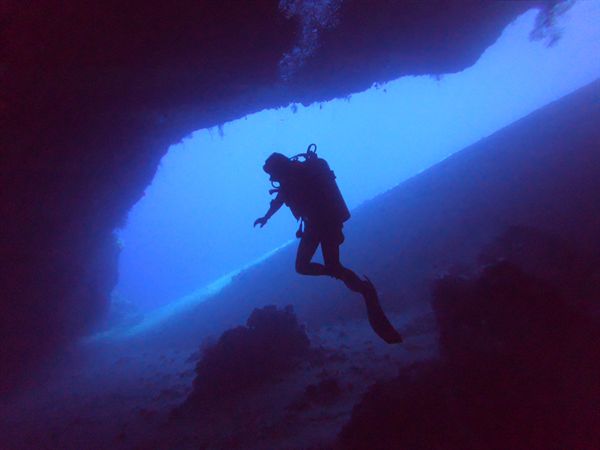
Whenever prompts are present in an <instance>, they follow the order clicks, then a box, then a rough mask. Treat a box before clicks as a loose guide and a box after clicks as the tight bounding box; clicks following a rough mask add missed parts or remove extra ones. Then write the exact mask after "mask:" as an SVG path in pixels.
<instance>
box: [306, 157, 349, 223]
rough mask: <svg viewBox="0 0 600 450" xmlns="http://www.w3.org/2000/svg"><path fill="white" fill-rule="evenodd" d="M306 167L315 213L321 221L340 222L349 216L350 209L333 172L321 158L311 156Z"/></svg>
mask: <svg viewBox="0 0 600 450" xmlns="http://www.w3.org/2000/svg"><path fill="white" fill-rule="evenodd" d="M305 164H306V165H307V166H308V167H307V168H308V170H309V173H310V178H311V185H312V186H313V189H315V191H314V194H315V195H314V197H313V198H314V199H315V201H316V204H315V207H316V210H317V211H316V213H317V214H318V216H319V218H320V219H321V220H322V221H325V222H328V223H336V224H342V223H344V222H346V221H347V220H348V219H349V218H350V211H349V210H348V206H347V205H346V202H345V201H344V197H342V193H341V192H340V189H339V187H338V185H337V183H336V181H335V174H334V172H333V170H331V169H330V168H329V164H327V161H325V160H324V159H322V158H311V159H309V160H308V161H306V163H305Z"/></svg>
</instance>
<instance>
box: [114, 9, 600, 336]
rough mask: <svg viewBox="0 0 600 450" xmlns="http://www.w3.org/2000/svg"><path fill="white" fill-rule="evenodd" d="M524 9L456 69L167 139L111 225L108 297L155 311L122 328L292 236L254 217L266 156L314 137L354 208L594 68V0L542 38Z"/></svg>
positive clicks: (589, 76) (158, 316)
mask: <svg viewBox="0 0 600 450" xmlns="http://www.w3.org/2000/svg"><path fill="white" fill-rule="evenodd" d="M536 14H537V12H536V11H529V12H527V13H526V14H524V15H522V16H521V17H519V18H518V19H517V20H516V21H515V22H514V23H512V24H511V25H509V26H508V27H507V28H506V30H505V31H504V33H503V34H502V36H501V37H500V39H499V40H498V41H497V42H496V43H495V44H494V45H493V46H492V47H490V48H489V49H488V50H487V51H486V52H485V53H484V54H483V55H482V56H481V58H480V59H479V61H477V63H476V64H475V65H474V66H472V67H470V68H468V69H466V70H464V71H463V72H460V73H456V74H448V75H444V76H442V77H427V76H422V77H404V78H400V79H398V80H395V81H392V82H389V83H386V84H385V85H376V86H373V87H372V88H371V89H369V90H367V91H365V92H362V93H357V94H354V95H352V96H351V97H348V98H346V99H337V100H333V101H331V102H327V103H322V104H313V105H310V106H308V107H304V106H301V105H290V106H289V107H287V108H281V109H276V110H266V111H262V112H259V113H256V114H253V115H251V116H247V117H244V118H242V119H240V120H236V121H233V122H229V123H226V124H224V125H222V127H220V128H214V129H210V130H199V131H197V132H195V133H193V134H192V135H191V136H189V137H188V138H186V139H184V140H183V142H181V143H179V144H176V145H173V146H172V147H171V148H170V149H169V151H168V153H167V154H166V155H165V157H164V158H163V160H162V162H161V165H160V168H159V170H158V172H157V175H156V177H155V179H154V181H153V183H152V184H151V185H150V186H149V187H148V188H147V190H146V195H145V197H144V198H143V199H142V200H141V201H140V202H139V203H137V204H136V205H135V206H134V207H133V209H132V210H131V212H130V214H129V219H128V222H127V226H126V227H125V228H124V229H122V230H118V236H119V238H120V240H121V242H122V243H123V251H122V254H121V258H120V263H119V271H120V279H119V284H118V286H117V288H116V290H115V296H116V297H119V298H124V299H127V300H129V301H131V302H133V303H135V304H136V305H137V306H138V307H139V308H140V309H141V310H143V311H146V312H148V311H155V312H153V313H152V314H146V320H145V321H144V322H143V323H142V324H138V325H136V326H135V327H134V328H132V329H130V330H129V331H127V332H137V331H139V330H141V329H143V328H144V327H148V326H152V324H155V323H157V322H159V321H160V320H162V319H163V318H164V317H167V316H169V315H171V314H173V313H175V312H177V311H179V312H181V311H185V309H186V308H188V307H190V305H193V304H195V303H197V302H199V301H202V300H203V299H205V298H207V297H208V296H210V295H211V294H212V293H214V292H215V291H217V290H218V289H220V288H221V287H222V286H224V285H226V284H227V283H228V282H229V280H231V277H232V276H233V275H235V274H236V273H239V271H240V270H241V269H240V268H244V267H247V266H248V265H251V264H252V263H253V262H255V261H259V260H262V259H264V258H265V257H266V256H265V255H267V256H268V255H270V254H271V253H272V252H273V251H274V249H277V248H279V247H281V246H282V245H284V244H285V243H286V242H289V240H290V238H292V237H293V234H294V231H295V228H296V225H295V222H294V220H293V218H292V216H291V214H289V212H287V211H284V210H282V211H281V212H279V213H278V215H276V216H275V217H273V219H272V220H271V221H270V223H269V224H268V225H267V226H266V227H265V228H263V229H253V228H252V223H253V221H254V220H255V219H256V218H257V217H259V216H262V215H263V214H264V212H265V211H266V209H267V207H268V202H269V200H270V198H269V195H268V192H267V191H268V189H269V188H270V186H269V184H268V180H267V177H266V175H265V174H264V173H263V172H262V170H261V167H262V164H263V161H264V159H265V158H266V157H267V156H268V155H269V154H270V153H272V152H274V151H279V152H282V153H286V154H288V155H292V154H295V153H299V152H301V151H303V150H304V149H305V148H306V146H307V145H308V144H309V143H311V142H315V143H317V144H318V151H319V154H320V155H321V156H322V157H324V158H326V159H327V160H328V161H329V163H330V165H331V166H332V168H333V169H334V170H335V172H336V174H337V177H338V183H339V185H340V188H341V190H342V192H343V193H344V196H345V198H346V200H347V202H348V204H349V206H350V207H351V208H352V207H355V206H356V205H358V204H360V203H361V202H364V201H366V200H368V199H370V198H372V197H374V196H376V195H378V194H380V193H382V192H384V191H386V190H388V189H390V188H392V187H394V186H396V185H397V184H398V183H400V182H401V181H403V180H405V179H407V178H408V177H411V176H413V175H415V174H417V173H419V172H420V171H422V170H425V169H427V168H428V167H430V166H431V165H433V164H435V163H436V162H439V161H440V160H442V159H444V158H446V157H448V156H449V155H451V154H452V153H453V152H455V151H458V150H460V149H462V148H464V147H466V146H468V145H470V144H472V143H474V142H476V141H478V140H480V139H481V138H483V137H485V136H487V135H489V134H491V133H493V132H495V131H497V130H498V129H500V128H502V127H504V126H506V125H508V124H510V123H511V122H513V121H515V120H517V119H519V118H520V117H523V116H525V115H527V114H529V113H530V112H532V111H534V110H535V109H537V108H540V107H541V106H543V105H545V104H547V103H549V102H551V101H553V100H555V99H558V98H560V97H562V96H563V95H565V94H567V93H569V92H571V91H573V90H575V89H577V88H578V87H581V86H583V85H585V84H587V83H589V82H591V81H593V80H595V79H597V78H598V77H600V58H598V55H599V54H600V27H599V26H598V24H600V1H580V2H577V3H576V4H575V5H574V6H573V7H572V8H571V9H570V10H568V11H567V12H566V13H565V14H564V15H563V16H562V17H561V19H560V23H559V26H560V27H561V28H562V37H561V39H560V40H559V41H558V42H557V43H556V44H555V45H553V46H551V47H548V46H547V44H546V42H545V41H532V40H531V39H530V37H529V35H530V32H531V30H532V28H533V24H534V20H535V17H536ZM292 264H293V262H291V261H290V270H293V267H292ZM215 280H216V281H215ZM177 299H179V300H177ZM157 308H158V309H157Z"/></svg>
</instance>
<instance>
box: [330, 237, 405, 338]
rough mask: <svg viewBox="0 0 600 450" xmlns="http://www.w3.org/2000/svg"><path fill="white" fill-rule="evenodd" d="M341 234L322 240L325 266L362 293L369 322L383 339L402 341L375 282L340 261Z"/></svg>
mask: <svg viewBox="0 0 600 450" xmlns="http://www.w3.org/2000/svg"><path fill="white" fill-rule="evenodd" d="M340 232H341V230H340ZM341 236H342V238H341V239H336V236H335V235H333V236H327V237H324V239H323V240H322V241H321V250H322V251H323V259H324V260H325V268H326V269H327V270H328V271H329V272H330V274H331V275H332V276H334V277H335V278H338V279H340V280H342V281H343V282H344V284H345V285H346V286H347V287H348V289H350V290H352V291H354V292H359V293H361V294H362V296H363V298H364V299H365V305H366V307H367V317H368V319H369V324H370V325H371V328H373V331H375V333H376V334H377V335H378V336H379V337H380V338H381V339H383V340H384V341H385V342H387V343H388V344H398V343H400V342H402V336H401V335H400V333H398V332H397V331H396V329H395V328H394V327H393V325H392V324H391V323H390V321H389V320H388V318H387V317H386V315H385V313H384V312H383V309H382V308H381V305H380V304H379V297H378V295H377V290H376V289H375V286H373V283H371V281H370V280H369V279H368V278H366V277H365V280H361V279H360V278H359V277H358V275H356V274H355V273H354V272H353V271H352V270H350V269H348V268H346V267H344V266H342V263H341V262H340V244H341V242H343V235H341Z"/></svg>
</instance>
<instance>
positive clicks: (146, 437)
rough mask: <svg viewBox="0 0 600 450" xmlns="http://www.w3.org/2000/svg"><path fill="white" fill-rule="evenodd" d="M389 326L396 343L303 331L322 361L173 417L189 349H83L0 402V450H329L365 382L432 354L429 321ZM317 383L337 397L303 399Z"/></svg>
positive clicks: (350, 324)
mask: <svg viewBox="0 0 600 450" xmlns="http://www.w3.org/2000/svg"><path fill="white" fill-rule="evenodd" d="M390 318H391V320H392V321H393V322H394V323H396V324H402V323H404V324H405V325H404V326H402V325H400V329H401V331H402V332H403V334H404V335H405V342H404V343H403V344H400V345H396V346H390V345H387V344H385V343H384V342H383V341H381V340H379V338H378V337H377V336H376V335H375V334H374V333H373V332H372V330H371V329H370V327H369V325H368V323H367V321H366V320H355V321H347V322H339V323H336V324H334V325H330V326H326V327H323V328H320V329H315V330H308V335H309V338H310V340H311V344H312V346H313V347H315V348H318V349H321V352H320V353H321V355H322V357H320V358H317V359H316V360H315V359H314V358H312V359H310V360H307V361H304V362H303V363H301V364H300V365H299V366H298V368H297V369H295V370H294V371H293V372H290V373H288V374H287V375H285V376H282V377H281V378H280V379H278V380H276V381H275V382H274V383H270V384H267V385H265V386H262V387H258V388H255V389H253V390H252V391H250V392H248V393H247V394H246V395H244V396H243V397H242V398H238V399H234V400H227V401H223V402H219V403H218V404H216V405H212V406H210V409H209V410H208V411H204V412H202V413H190V412H187V413H184V414H182V415H180V416H178V417H175V418H174V417H173V415H172V411H173V409H174V408H175V407H177V406H178V405H180V404H181V403H182V402H183V401H184V400H185V399H186V397H187V395H188V394H189V393H190V391H191V389H192V381H193V379H194V376H195V371H194V368H195V363H196V361H197V360H198V358H199V356H200V352H199V350H198V348H199V346H198V345H197V343H194V344H196V345H193V346H190V347H188V348H183V347H181V348H171V349H168V350H161V351H152V350H151V349H148V348H144V346H143V345H142V344H139V343H138V344H135V345H118V346H115V345H114V344H107V343H105V342H97V343H95V344H88V345H86V346H84V347H82V348H79V349H77V350H74V351H73V353H72V354H71V355H70V356H69V357H67V358H66V359H65V361H64V362H63V363H61V364H58V365H57V366H56V367H55V368H54V369H53V370H51V371H48V372H47V373H46V375H45V377H46V378H45V379H44V380H43V381H42V382H41V383H40V385H39V386H38V387H36V388H33V389H29V390H28V391H26V392H24V393H22V394H20V395H18V396H16V397H13V398H10V399H4V400H3V401H2V402H1V403H0V408H1V410H0V422H1V427H2V430H1V435H2V441H3V442H2V445H1V448H2V449H5V448H6V449H89V450H92V449H113V450H117V449H198V448H215V449H218V448H243V449H254V448H256V449H260V448H265V449H267V448H278V449H283V448H286V449H296V448H297V449H305V448H330V447H332V446H333V445H334V444H335V439H336V436H337V434H338V433H339V431H340V430H341V429H342V427H343V425H344V424H345V423H346V422H347V421H348V420H349V418H350V416H351V413H352V408H353V406H354V405H355V404H356V403H357V402H358V401H359V400H360V398H361V396H362V395H363V394H364V392H365V391H366V390H367V389H368V388H369V387H370V386H371V385H372V384H373V383H375V382H376V381H378V380H386V379H390V378H392V377H394V376H395V375H397V374H398V371H399V370H402V368H403V367H406V366H409V365H410V364H412V363H414V362H416V361H419V360H423V359H428V358H431V357H434V356H435V355H436V353H437V348H436V336H435V330H434V321H433V318H432V317H430V316H421V317H418V318H416V319H413V320H407V318H402V317H398V316H391V317H390ZM82 359H83V361H82ZM69 361H78V362H77V363H73V362H69ZM323 380H335V381H336V382H337V385H338V386H339V387H340V391H339V393H337V394H335V393H334V394H333V395H329V396H327V395H326V396H324V397H322V398H320V397H319V398H313V397H310V396H307V395H306V388H307V387H308V386H309V385H315V384H318V383H319V382H321V381H323Z"/></svg>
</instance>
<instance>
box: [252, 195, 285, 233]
mask: <svg viewBox="0 0 600 450" xmlns="http://www.w3.org/2000/svg"><path fill="white" fill-rule="evenodd" d="M282 205H283V200H282V199H281V196H280V195H277V197H275V198H274V199H273V200H271V205H270V206H269V210H268V211H267V213H266V214H265V215H264V216H263V217H259V218H258V219H256V220H255V221H254V226H256V225H260V227H261V228H262V227H264V226H265V225H266V223H267V221H268V220H269V219H270V218H271V217H272V216H273V214H275V213H276V212H277V211H279V208H281V206H282Z"/></svg>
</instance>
